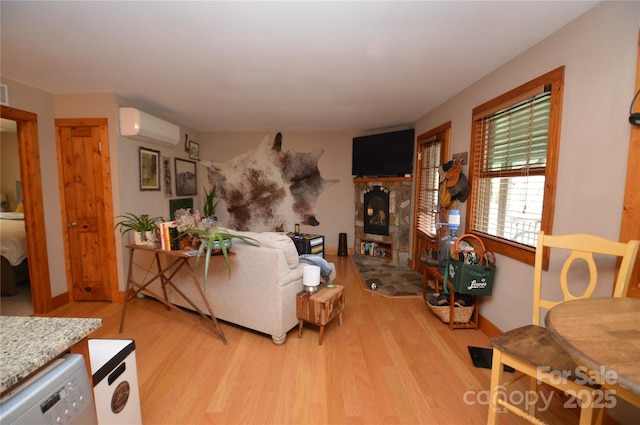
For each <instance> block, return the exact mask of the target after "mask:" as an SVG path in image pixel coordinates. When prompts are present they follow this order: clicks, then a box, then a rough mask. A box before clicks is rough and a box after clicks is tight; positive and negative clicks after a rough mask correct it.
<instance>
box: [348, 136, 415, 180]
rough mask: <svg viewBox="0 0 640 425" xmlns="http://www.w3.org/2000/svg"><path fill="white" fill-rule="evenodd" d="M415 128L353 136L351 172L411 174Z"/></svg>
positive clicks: (386, 175)
mask: <svg viewBox="0 0 640 425" xmlns="http://www.w3.org/2000/svg"><path fill="white" fill-rule="evenodd" d="M414 139H415V130H414V129H410V130H401V131H394V132H391V133H382V134H374V135H371V136H362V137H354V138H353V152H352V157H351V175H353V176H358V177H398V176H404V175H406V174H412V173H413V156H414V147H413V144H414Z"/></svg>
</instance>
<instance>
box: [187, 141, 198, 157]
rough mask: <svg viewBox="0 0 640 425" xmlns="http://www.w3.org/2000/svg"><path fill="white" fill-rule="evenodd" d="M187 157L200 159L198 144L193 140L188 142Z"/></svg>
mask: <svg viewBox="0 0 640 425" xmlns="http://www.w3.org/2000/svg"><path fill="white" fill-rule="evenodd" d="M189 158H190V159H200V145H199V144H198V143H196V142H194V141H190V142H189Z"/></svg>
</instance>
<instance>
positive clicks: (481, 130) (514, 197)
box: [472, 88, 551, 246]
mask: <svg viewBox="0 0 640 425" xmlns="http://www.w3.org/2000/svg"><path fill="white" fill-rule="evenodd" d="M550 111H551V93H550V90H549V89H547V88H545V90H544V91H543V92H542V93H538V94H536V95H534V96H532V97H530V98H529V99H526V100H524V101H520V102H518V103H517V104H515V105H512V106H510V107H507V108H504V109H502V110H499V111H497V112H495V113H492V114H490V115H487V116H485V117H482V118H479V119H477V120H476V121H475V129H474V144H475V146H474V149H475V152H476V153H477V154H476V155H475V164H474V169H475V170H476V173H475V175H474V180H475V181H474V183H475V185H476V188H475V190H473V194H472V199H474V202H476V205H477V211H476V214H475V217H473V220H472V228H473V229H474V230H476V231H479V232H482V233H486V234H488V235H492V236H495V237H499V238H504V239H506V240H509V241H511V242H515V243H520V244H524V245H528V246H535V244H536V239H537V231H538V230H540V224H541V219H542V211H543V200H544V186H545V167H546V159H547V145H548V138H549V119H550Z"/></svg>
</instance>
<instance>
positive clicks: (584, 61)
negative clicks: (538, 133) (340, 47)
mask: <svg viewBox="0 0 640 425" xmlns="http://www.w3.org/2000/svg"><path fill="white" fill-rule="evenodd" d="M639 28H640V3H638V2H604V3H603V4H601V5H599V6H597V7H596V8H594V9H592V10H591V11H589V12H587V13H586V14H585V15H583V16H581V17H580V18H578V19H576V20H575V21H573V22H572V23H570V24H569V25H567V26H566V27H564V28H562V29H561V30H560V31H558V32H557V33H555V34H553V35H551V36H550V37H548V38H547V39H545V40H543V41H542V42H541V43H539V44H537V45H535V46H534V47H532V48H531V49H529V50H528V51H526V52H524V53H523V54H522V55H520V56H518V57H516V58H515V59H513V60H512V61H510V62H508V63H507V64H505V65H504V66H502V67H500V68H499V69H497V70H496V71H494V72H493V73H491V74H490V75H488V76H486V77H485V78H483V79H482V80H480V81H478V82H476V83H475V84H473V85H471V86H470V87H468V88H467V89H465V90H464V91H462V92H461V93H460V94H458V95H457V96H455V97H454V98H452V99H450V100H449V101H447V102H445V103H444V104H443V105H441V106H439V107H438V108H437V109H435V110H434V111H432V112H430V113H428V114H427V115H425V116H424V117H422V118H421V119H420V120H419V121H418V122H417V123H416V134H422V133H424V132H426V131H428V130H430V129H431V128H434V127H436V126H438V125H440V124H442V123H444V122H446V121H449V120H451V122H452V128H451V132H452V149H451V152H452V153H457V152H464V151H469V146H470V141H471V111H472V109H473V108H474V107H476V106H478V105H480V104H482V103H484V102H486V101H488V100H491V99H493V98H494V97H496V96H498V95H500V94H502V93H504V92H506V91H508V90H510V89H512V88H515V87H517V86H519V85H520V84H523V83H525V82H527V81H529V80H531V79H533V78H535V77H537V76H539V75H542V74H544V73H546V72H548V71H551V70H552V69H555V68H557V67H559V66H562V65H564V66H565V67H566V68H565V89H564V106H563V115H562V128H561V141H560V158H559V169H558V180H557V192H556V205H555V214H554V225H553V232H554V233H556V234H560V233H571V232H584V233H594V234H598V235H600V236H603V237H606V238H609V239H614V240H617V239H618V236H619V232H620V222H621V209H622V201H623V196H624V181H625V172H626V164H627V152H628V146H629V137H630V126H629V123H628V121H627V118H628V114H629V104H630V102H631V99H632V98H633V94H634V82H635V72H636V56H637V43H638V29H639ZM465 172H468V170H467V169H466V167H465ZM460 209H461V210H462V211H461V214H462V215H463V217H464V214H465V213H466V204H462V205H461V208H460ZM497 264H498V270H497V275H496V282H495V285H494V292H493V296H492V297H485V299H484V302H483V303H482V308H481V313H482V315H483V316H484V317H486V318H487V319H488V320H490V321H491V322H492V323H493V324H495V325H496V326H498V327H499V328H500V329H502V330H509V329H512V328H515V327H518V326H521V325H524V324H528V323H530V322H531V317H532V313H531V311H532V302H531V294H532V278H533V268H532V267H531V266H528V265H525V264H523V263H520V262H517V261H514V260H512V259H510V258H507V257H504V256H498V261H497ZM601 294H602V295H607V294H610V288H606V289H605V290H604V292H601Z"/></svg>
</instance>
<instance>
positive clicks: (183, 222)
mask: <svg viewBox="0 0 640 425" xmlns="http://www.w3.org/2000/svg"><path fill="white" fill-rule="evenodd" d="M175 216H176V221H177V223H178V231H179V232H180V233H181V234H182V235H184V236H186V235H188V236H190V237H191V238H194V239H197V240H198V243H199V245H198V248H197V250H198V252H197V254H196V263H195V269H196V270H197V268H198V263H199V262H200V257H201V256H202V255H203V254H205V260H204V280H203V285H205V284H206V282H207V276H208V274H209V264H210V261H211V255H212V254H214V253H215V252H216V251H220V252H221V253H222V256H223V257H224V261H225V263H226V264H227V270H228V271H229V276H231V262H230V261H229V252H228V249H229V248H230V247H231V240H232V239H239V240H242V241H245V242H247V243H250V244H251V245H255V246H258V245H259V242H258V241H257V240H255V239H253V238H251V237H248V236H243V235H236V234H233V233H230V232H229V231H228V230H227V229H223V228H220V227H217V226H216V225H215V224H213V223H207V222H203V221H202V219H201V217H200V213H199V212H198V211H197V210H196V212H195V213H193V212H192V211H191V210H177V211H176V213H175Z"/></svg>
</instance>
